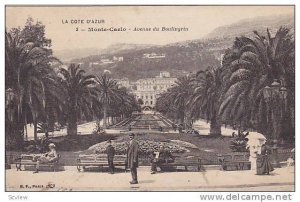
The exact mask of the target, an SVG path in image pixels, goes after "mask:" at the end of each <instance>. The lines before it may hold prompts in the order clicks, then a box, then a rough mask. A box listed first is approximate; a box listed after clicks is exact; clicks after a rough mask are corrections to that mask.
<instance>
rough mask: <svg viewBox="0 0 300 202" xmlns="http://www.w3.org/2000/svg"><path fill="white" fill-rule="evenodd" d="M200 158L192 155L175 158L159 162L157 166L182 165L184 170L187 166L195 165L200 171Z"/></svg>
mask: <svg viewBox="0 0 300 202" xmlns="http://www.w3.org/2000/svg"><path fill="white" fill-rule="evenodd" d="M201 160H202V159H201V158H199V157H196V158H195V157H192V158H175V161H174V162H166V163H160V164H159V165H158V167H160V168H161V169H164V170H165V168H170V167H179V166H180V167H184V168H185V171H188V167H197V170H198V171H201Z"/></svg>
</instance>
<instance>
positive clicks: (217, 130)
mask: <svg viewBox="0 0 300 202" xmlns="http://www.w3.org/2000/svg"><path fill="white" fill-rule="evenodd" d="M221 126H222V124H221V120H220V119H219V117H217V116H214V117H213V118H212V119H211V120H210V131H209V135H213V136H220V135H222V132H221Z"/></svg>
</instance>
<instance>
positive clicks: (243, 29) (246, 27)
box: [205, 15, 294, 39]
mask: <svg viewBox="0 0 300 202" xmlns="http://www.w3.org/2000/svg"><path fill="white" fill-rule="evenodd" d="M281 26H283V27H287V28H290V29H292V31H293V30H294V17H293V16H290V15H278V16H264V17H256V18H250V19H245V20H241V21H239V22H237V23H234V24H231V25H226V26H221V27H218V28H216V29H215V30H213V31H212V32H211V33H209V34H208V35H207V36H206V37H205V38H207V39H212V38H235V37H237V36H241V35H244V36H249V35H251V34H253V31H254V30H256V31H258V32H259V33H265V32H266V30H267V28H269V29H270V31H271V33H272V32H273V33H275V32H276V31H277V30H278V29H279V28H280V27H281Z"/></svg>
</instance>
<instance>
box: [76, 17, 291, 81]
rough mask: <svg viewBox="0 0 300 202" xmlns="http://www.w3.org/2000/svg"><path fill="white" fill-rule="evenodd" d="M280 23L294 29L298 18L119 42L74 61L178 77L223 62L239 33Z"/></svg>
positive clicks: (122, 72)
mask: <svg viewBox="0 0 300 202" xmlns="http://www.w3.org/2000/svg"><path fill="white" fill-rule="evenodd" d="M280 26H284V27H288V28H290V29H291V32H292V33H293V32H294V19H293V18H292V17H291V16H271V17H257V18H253V19H246V20H242V21H239V22H237V23H234V24H231V25H227V26H222V27H218V28H216V29H215V30H213V31H212V32H211V33H210V34H209V35H208V36H209V37H208V36H207V37H205V38H203V39H196V40H188V41H182V42H177V43H172V44H167V45H164V46H155V45H136V44H115V45H112V46H110V47H109V48H107V49H106V50H102V52H101V54H93V55H90V56H88V57H83V58H80V59H76V60H72V62H75V63H82V67H83V68H84V69H85V70H86V71H87V72H88V73H91V74H101V73H102V72H103V71H104V70H105V69H108V70H110V71H111V72H112V76H113V77H114V78H123V77H127V78H129V79H130V80H137V79H140V78H146V77H154V76H156V75H158V74H159V72H160V71H162V70H164V71H169V72H170V73H171V75H172V76H174V77H178V76H182V75H184V74H187V73H189V72H195V71H198V70H203V69H206V68H207V67H208V66H217V65H220V58H221V54H222V53H224V51H225V50H226V49H227V48H229V47H230V46H231V45H232V43H233V41H234V39H235V37H237V36H241V35H245V36H251V35H252V34H253V31H254V30H257V31H258V32H260V33H262V34H264V33H265V31H266V29H267V28H269V29H270V31H271V33H273V34H274V33H275V32H276V30H277V29H278V28H279V27H280ZM151 54H152V56H151Z"/></svg>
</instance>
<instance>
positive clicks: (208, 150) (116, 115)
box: [3, 4, 296, 200]
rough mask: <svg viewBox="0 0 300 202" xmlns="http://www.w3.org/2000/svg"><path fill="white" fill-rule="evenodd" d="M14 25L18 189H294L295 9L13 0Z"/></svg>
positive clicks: (12, 119)
mask: <svg viewBox="0 0 300 202" xmlns="http://www.w3.org/2000/svg"><path fill="white" fill-rule="evenodd" d="M3 35H5V51H4V52H5V171H4V172H5V174H4V178H5V187H4V188H5V191H6V192H57V191H66V192H99V191H100V192H107V191H113V192H157V191H158V192H170V191H171V192H191V191H196V192H227V191H230V192H294V191H295V80H296V79H295V5H276V6H275V5H274V6H272V5H176V6H175V5H16V4H13V5H5V33H3ZM3 38H4V37H3ZM3 94H4V93H3ZM3 158H4V157H3ZM282 197H283V195H282ZM201 200H208V199H201ZM276 200H279V199H277V198H276ZM280 200H284V199H282V198H280Z"/></svg>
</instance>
